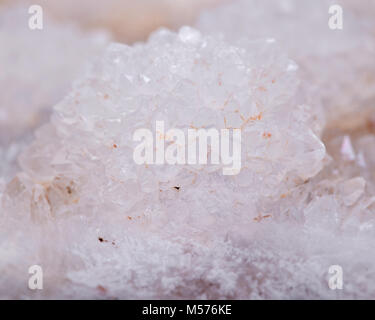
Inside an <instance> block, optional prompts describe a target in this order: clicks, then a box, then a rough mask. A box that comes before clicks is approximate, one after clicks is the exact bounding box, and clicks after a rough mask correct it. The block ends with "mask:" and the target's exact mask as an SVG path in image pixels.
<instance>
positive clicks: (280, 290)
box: [0, 0, 375, 299]
mask: <svg viewBox="0 0 375 320" xmlns="http://www.w3.org/2000/svg"><path fill="white" fill-rule="evenodd" d="M241 3H242V6H243V7H241V8H242V9H243V10H242V12H240V13H239V12H238V8H239V7H238V4H236V5H233V7H232V10H233V12H235V13H236V15H234V17H238V19H237V21H238V26H241V25H243V26H245V27H246V26H248V25H247V23H248V22H246V23H245V22H244V21H245V20H246V19H248V18H249V20H248V21H249V23H250V22H251V23H250V24H249V26H254V24H253V23H255V22H254V21H256V27H257V28H258V29H257V31H258V32H256V34H253V35H252V34H251V31H249V30H247V29H242V31H244V33H243V34H240V32H238V34H237V33H236V31H234V30H233V31H234V32H229V33H228V34H227V37H224V39H223V38H220V37H218V36H217V35H216V34H215V35H212V36H207V35H202V34H201V33H200V32H199V31H197V30H195V29H192V28H189V27H185V28H182V29H181V30H180V31H179V32H178V33H174V32H171V31H168V30H166V29H162V30H160V31H158V32H156V33H154V34H153V35H152V36H151V37H150V38H149V40H148V41H147V42H146V43H137V44H135V45H133V46H126V45H122V44H111V45H110V46H109V47H108V48H107V50H106V51H105V53H104V54H103V55H102V56H101V57H100V58H98V59H97V60H95V61H94V62H93V63H92V64H91V67H90V69H89V70H88V71H87V72H86V73H85V74H84V75H83V76H82V77H81V78H80V79H79V80H78V81H76V82H75V84H74V87H73V89H72V91H71V92H70V93H69V94H68V95H67V96H66V97H65V98H64V99H63V100H62V101H61V102H59V103H58V104H57V105H56V106H55V108H54V113H53V115H52V118H51V120H50V122H49V123H48V124H46V125H45V126H43V127H42V128H40V129H39V130H38V131H37V132H36V139H35V141H34V142H33V143H32V144H31V145H30V146H29V147H28V148H27V150H26V151H25V152H23V153H22V156H21V157H20V159H19V162H20V166H21V169H22V172H20V173H19V174H17V175H16V176H15V178H14V179H13V180H12V181H11V182H10V183H4V182H1V181H0V200H1V207H0V219H1V220H0V221H1V232H0V257H1V259H0V270H2V277H0V297H1V298H14V297H21V298H108V299H109V298H154V299H155V298H175V299H176V298H211V299H215V298H216V299H219V298H242V299H243V298H256V299H262V298H263V299H264V298H274V299H275V298H276V299H278V298H299V299H301V298H305V299H306V298H367V299H368V298H374V297H375V281H374V280H373V279H374V272H375V259H374V258H373V254H372V253H373V251H374V249H375V248H374V241H373V239H374V230H375V229H374V222H375V220H374V213H375V198H374V196H373V195H374V191H375V183H374V181H375V176H374V172H375V171H374V170H375V153H374V151H373V150H374V146H375V140H374V132H375V130H374V127H375V125H374V123H375V121H374V120H373V119H374V118H373V117H374V116H373V113H372V115H371V117H370V116H369V117H368V118H367V119H366V121H367V122H366V123H367V126H362V127H360V128H358V123H357V124H355V125H353V123H352V122H353V121H351V122H350V123H349V124H350V125H347V123H345V124H342V125H340V126H337V124H338V123H339V124H341V122H342V119H343V116H344V115H345V114H347V112H349V114H351V111H352V110H353V109H351V108H353V107H354V106H356V105H358V106H359V107H360V108H359V110H361V112H362V110H366V112H368V113H367V114H368V115H370V114H371V112H370V111H371V109H369V106H370V104H369V102H370V100H367V98H370V97H371V95H372V89H371V81H370V80H371V79H370V78H369V79H370V80H369V81H367V82H366V81H365V82H363V78H361V76H362V75H363V74H367V72H369V73H368V75H370V76H371V73H370V72H371V70H372V68H373V64H372V60H371V59H369V57H368V55H369V54H370V52H371V50H372V49H371V45H372V44H369V48H370V49H368V50H369V51H367V43H371V41H372V40H370V38H368V37H369V35H368V33H364V34H363V38H361V39H362V40H365V41H364V42H360V41H358V42H357V39H356V36H360V34H361V33H358V30H369V29H368V28H369V25H370V23H364V24H362V23H359V24H358V29H355V30H354V29H353V28H354V27H353V28H351V27H350V26H352V24H353V25H356V26H357V24H356V21H354V20H353V21H351V19H350V15H348V19H346V20H345V21H347V22H348V24H346V26H348V27H349V32H348V33H345V35H340V34H335V36H332V35H329V36H327V35H325V36H323V35H324V34H325V32H323V27H321V26H320V24H319V23H318V22H317V24H315V23H314V21H315V20H314V19H318V20H316V21H322V22H323V20H324V27H325V28H326V27H327V21H326V20H325V18H326V16H324V17H325V18H324V19H322V20H320V17H319V12H321V11H315V10H317V9H316V8H315V7H313V6H311V5H310V4H309V3H310V2H309V3H308V2H307V1H301V2H298V3H297V2H295V1H282V2H278V3H277V5H276V2H273V1H270V3H271V4H273V5H274V7H272V6H271V4H270V3H268V2H264V1H263V2H260V1H259V2H256V1H252V0H249V3H252V4H254V5H255V4H257V5H258V6H255V7H252V8H251V12H247V11H246V10H245V9H247V8H248V7H247V6H246V3H245V2H241ZM280 3H282V4H284V6H285V7H282V10H283V11H281V12H284V13H285V17H288V18H290V16H291V14H290V12H297V13H301V12H307V11H308V9H311V15H310V16H307V19H306V16H303V18H302V17H301V16H299V15H296V19H294V20H293V19H292V20H290V19H288V22H287V21H286V19H285V21H284V19H282V17H283V15H282V14H281V15H279V14H275V11H274V10H276V11H277V10H281V9H280V6H279V4H280ZM321 3H323V4H326V2H321ZM275 5H276V6H275ZM288 5H289V6H288ZM254 8H255V9H257V8H259V9H260V8H262V9H263V10H262V14H264V13H266V12H269V13H270V14H271V17H272V19H271V18H270V19H269V20H267V19H264V17H263V19H262V18H260V16H259V11H257V10H254ZM293 8H298V10H297V11H293V10H294V9H293ZM321 8H322V7H321ZM323 8H324V12H325V13H326V12H327V10H326V9H327V8H326V7H325V5H324V7H323ZM290 10H291V11H290ZM230 11H231V10H229V11H228V12H230ZM219 12H220V10H219ZM277 12H278V11H277ZM287 12H289V13H287ZM221 14H223V13H219V14H218V15H217V13H215V14H214V15H215V16H216V15H217V18H218V19H219V17H221ZM237 15H238V16H237ZM230 16H231V15H230V14H229V17H230ZM242 16H244V17H246V18H244V19H243V18H242ZM292 16H293V17H294V15H292ZM275 17H278V18H277V19H275ZM202 19H203V21H205V22H204V23H207V26H208V27H207V28H212V31H214V30H219V29H221V28H222V29H221V30H224V29H225V28H226V27H225V26H223V27H219V25H218V24H217V22H215V21H213V20H210V19H209V18H202ZM206 19H207V20H206ZM230 19H231V23H232V24H233V20H234V19H235V18H233V16H232V18H230ZM278 19H281V20H280V21H279V20H278ZM310 20H311V21H312V22H311V21H310ZM241 21H242V22H241ZM246 21H247V20H246ZM219 22H220V19H219ZM305 22H306V23H307V24H306V25H305ZM202 23H203V22H202ZM204 23H203V24H204ZM310 23H311V24H310ZM238 26H236V28H237V27H238ZM311 26H314V27H317V28H316V29H315V28H314V27H311ZM202 28H203V27H202ZM204 28H206V27H204ZM362 28H363V29H362ZM268 29H269V32H268V31H267V30H268ZM264 30H266V31H265V32H263V31H264ZM285 30H289V31H290V32H293V34H294V36H293V35H292V36H291V37H288V36H287V34H286V33H285ZM307 30H310V31H311V32H312V30H315V31H316V32H317V34H316V35H315V34H312V36H311V38H310V39H313V41H312V42H311V43H310V42H309V40H308V39H307V38H305V37H303V36H302V35H305V34H307V33H306V32H307ZM242 31H241V33H242ZM326 31H328V33H329V32H330V31H329V30H326ZM294 32H295V33H294ZM304 32H305V33H304ZM366 32H367V31H366ZM213 33H215V32H213ZM228 35H229V36H228ZM255 36H256V37H255ZM259 36H263V38H262V37H261V38H259ZM331 36H332V37H333V38H332V39H331V40H332V41H334V44H332V43H330V41H331V40H330V39H328V38H329V37H331ZM264 37H265V38H264ZM320 37H323V39H322V41H321V46H316V43H320ZM324 37H326V38H324ZM336 37H337V38H336ZM225 38H227V39H226V40H225ZM275 39H276V41H275ZM347 40H350V41H347ZM367 40H368V41H367ZM314 41H315V42H314ZM351 41H353V42H351ZM364 43H366V45H365V47H366V48H365V47H363V44H364ZM298 44H300V45H302V47H299V46H298ZM279 45H280V46H281V47H283V49H280V48H279V47H278V46H279ZM356 48H361V50H362V51H360V52H357V51H356V50H355V49H356ZM284 50H286V51H288V52H290V53H291V56H292V58H294V59H295V60H297V62H298V64H297V63H295V62H294V61H293V60H291V59H290V57H288V55H287V54H286V53H285V51H284ZM340 57H342V59H344V58H345V59H347V61H348V62H347V63H348V65H345V64H343V63H342V61H343V60H341V58H340ZM356 57H357V60H356ZM328 58H329V59H331V58H332V59H335V60H334V62H332V65H333V71H334V72H336V73H337V72H338V73H337V74H338V75H339V79H338V83H336V85H337V86H336V85H335V84H332V82H331V81H332V79H334V78H333V77H332V74H331V73H330V70H329V68H327V63H326V60H325V59H328ZM336 64H337V65H336ZM349 66H350V67H351V68H353V79H356V80H358V82H354V83H353V85H352V86H350V85H349V82H350V81H349V80H346V79H345V77H341V75H342V72H343V70H344V69H343V70H342V69H341V68H347V69H348V70H349ZM345 70H346V69H345ZM350 70H351V69H350ZM362 72H364V73H362ZM320 74H321V76H322V77H318V75H320ZM354 77H356V78H354ZM336 80H337V79H336ZM361 85H363V87H362V88H360V86H361ZM348 88H349V89H350V90H349V89H348ZM343 92H344V93H345V94H344V95H342V93H343ZM357 93H358V96H357ZM350 103H353V104H352V106H351V108H349V104H350ZM322 108H326V111H327V112H323V109H322ZM368 110H370V111H368ZM325 114H326V115H327V116H328V125H329V126H328V127H325V119H324V117H325V116H324V115H325ZM335 115H336V116H335ZM336 117H337V118H336ZM362 119H363V118H361V120H362ZM352 120H355V118H352ZM158 121H164V123H165V124H166V127H168V128H178V129H180V130H182V131H186V130H189V129H195V130H197V129H200V128H204V129H210V128H216V129H222V128H230V129H233V128H240V129H241V135H242V140H241V141H242V169H241V171H240V173H239V174H238V175H233V176H225V175H223V174H222V167H223V166H222V165H221V164H216V165H189V164H184V165H168V164H165V165H154V164H144V165H138V164H136V163H135V161H134V159H133V151H134V148H135V147H136V145H137V142H135V141H134V140H133V134H134V132H135V131H136V130H137V129H142V128H143V129H149V130H151V131H152V132H155V129H156V124H157V122H158ZM354 122H355V121H354ZM353 127H355V130H352V128H353ZM323 129H324V130H323ZM156 132H157V130H156ZM167 135H168V134H160V135H159V138H158V139H160V140H163V141H164V142H165V144H166V145H171V144H173V141H172V142H171V141H169V140H170V139H169V138H168V137H167ZM323 142H324V144H323ZM155 151H156V152H157V151H158V150H155ZM212 151H213V150H212V149H209V150H208V156H212ZM25 239H27V241H25ZM31 265H40V266H41V267H42V268H43V271H44V273H43V274H44V288H43V290H41V291H30V290H29V289H27V286H26V283H27V270H28V269H29V267H30V266H31ZM335 265H338V266H341V267H342V269H343V270H344V279H345V280H344V290H331V289H330V288H329V286H328V280H329V279H328V277H329V272H328V271H329V270H330V267H331V266H335Z"/></svg>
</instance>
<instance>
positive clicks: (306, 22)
mask: <svg viewBox="0 0 375 320" xmlns="http://www.w3.org/2000/svg"><path fill="white" fill-rule="evenodd" d="M369 2H372V1H368V2H367V3H365V5H363V3H362V1H351V0H348V1H331V0H319V1H310V0H285V1H279V0H269V1H262V0H235V1H232V2H229V3H228V4H227V5H225V6H222V7H219V8H217V9H215V10H211V11H207V12H206V13H204V14H202V16H201V17H200V19H199V21H198V22H197V27H198V28H199V29H200V30H202V31H204V32H208V33H213V34H219V33H221V34H223V35H224V37H225V38H226V39H228V40H229V41H231V42H232V43H236V42H237V41H241V39H243V38H254V37H272V38H275V39H276V40H277V41H278V42H279V43H280V45H282V46H283V47H284V48H285V50H287V52H288V53H289V55H290V57H291V58H292V59H294V60H295V61H296V62H297V63H298V64H299V66H300V67H301V69H302V72H303V73H304V76H303V77H304V78H305V79H306V81H308V82H310V86H311V88H313V87H315V88H316V94H317V95H319V96H320V97H321V99H322V101H323V103H324V107H325V110H326V114H327V121H328V123H327V125H328V126H336V127H337V126H340V127H343V128H346V127H348V126H350V127H353V126H357V125H358V124H359V123H361V121H363V119H365V118H366V117H367V116H368V113H369V112H370V109H371V108H372V107H373V102H374V99H375V96H374V93H375V76H374V75H375V63H374V56H375V37H374V30H375V24H374V22H373V15H372V16H371V15H370V16H367V17H366V16H363V14H362V15H358V14H356V12H358V11H359V12H363V11H369V10H370V12H371V11H372V12H374V11H373V10H371V7H373V6H372V4H370V3H369ZM337 3H338V4H342V8H343V30H339V29H338V30H331V29H330V28H329V27H328V19H329V17H330V16H329V15H328V9H329V8H330V6H331V5H333V4H337ZM349 9H352V10H349ZM233 21H236V23H233Z"/></svg>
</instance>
